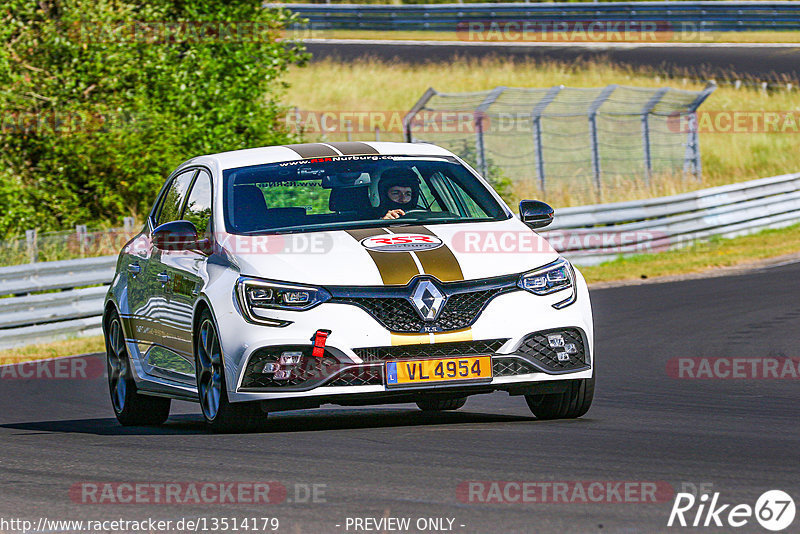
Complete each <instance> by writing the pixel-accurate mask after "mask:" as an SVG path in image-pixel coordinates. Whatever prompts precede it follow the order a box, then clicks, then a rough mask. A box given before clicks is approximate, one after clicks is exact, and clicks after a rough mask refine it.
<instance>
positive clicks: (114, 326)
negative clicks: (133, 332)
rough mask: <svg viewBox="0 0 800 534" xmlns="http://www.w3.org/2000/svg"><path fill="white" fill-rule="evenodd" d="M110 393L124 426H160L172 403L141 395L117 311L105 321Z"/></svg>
mask: <svg viewBox="0 0 800 534" xmlns="http://www.w3.org/2000/svg"><path fill="white" fill-rule="evenodd" d="M103 330H104V337H105V341H106V366H107V370H108V391H109V393H110V395H111V406H112V408H114V415H116V416H117V421H119V423H120V424H121V425H122V426H153V425H160V424H162V423H163V422H164V421H166V420H167V417H169V408H170V400H169V399H166V398H163V397H153V396H150V395H142V394H141V393H139V392H138V389H137V388H136V381H135V380H134V379H133V373H132V371H131V362H130V358H129V357H128V350H127V348H126V347H125V335H124V333H123V330H122V322H121V321H120V318H119V315H118V314H117V312H116V311H113V312H111V313H109V315H108V317H106V320H105V321H104V329H103Z"/></svg>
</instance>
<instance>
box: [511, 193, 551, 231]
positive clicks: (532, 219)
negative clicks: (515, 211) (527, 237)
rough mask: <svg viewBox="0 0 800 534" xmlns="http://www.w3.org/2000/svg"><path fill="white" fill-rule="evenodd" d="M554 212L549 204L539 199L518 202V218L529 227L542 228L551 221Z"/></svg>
mask: <svg viewBox="0 0 800 534" xmlns="http://www.w3.org/2000/svg"><path fill="white" fill-rule="evenodd" d="M554 214H555V212H554V211H553V208H551V207H550V205H549V204H545V203H544V202H541V201H539V200H523V201H521V202H520V203H519V218H520V219H521V220H522V222H524V223H525V224H527V225H528V226H530V227H531V228H544V227H545V226H547V225H548V224H550V223H551V222H553V216H554Z"/></svg>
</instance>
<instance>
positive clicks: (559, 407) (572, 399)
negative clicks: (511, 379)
mask: <svg viewBox="0 0 800 534" xmlns="http://www.w3.org/2000/svg"><path fill="white" fill-rule="evenodd" d="M593 397H594V377H592V378H584V379H581V380H569V381H568V384H567V390H566V391H564V392H563V393H552V394H548V395H525V401H526V402H527V403H528V408H530V409H531V411H532V412H533V415H535V416H536V417H537V418H538V419H574V418H576V417H580V416H582V415H584V414H585V413H586V412H588V411H589V408H590V407H591V406H592V398H593Z"/></svg>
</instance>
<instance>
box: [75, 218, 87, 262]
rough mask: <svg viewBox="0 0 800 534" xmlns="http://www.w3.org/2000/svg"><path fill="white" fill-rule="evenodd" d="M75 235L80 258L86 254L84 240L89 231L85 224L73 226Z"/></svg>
mask: <svg viewBox="0 0 800 534" xmlns="http://www.w3.org/2000/svg"><path fill="white" fill-rule="evenodd" d="M75 233H76V234H77V235H78V246H79V247H80V251H81V256H84V255H85V254H86V238H87V234H88V233H89V229H88V228H87V227H86V225H85V224H77V225H75Z"/></svg>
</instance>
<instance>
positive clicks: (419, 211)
mask: <svg viewBox="0 0 800 534" xmlns="http://www.w3.org/2000/svg"><path fill="white" fill-rule="evenodd" d="M415 213H430V212H429V211H428V210H422V209H415V210H408V211H406V212H405V213H404V214H403V215H401V216H400V218H401V219H402V218H403V217H408V216H409V215H412V214H415Z"/></svg>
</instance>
